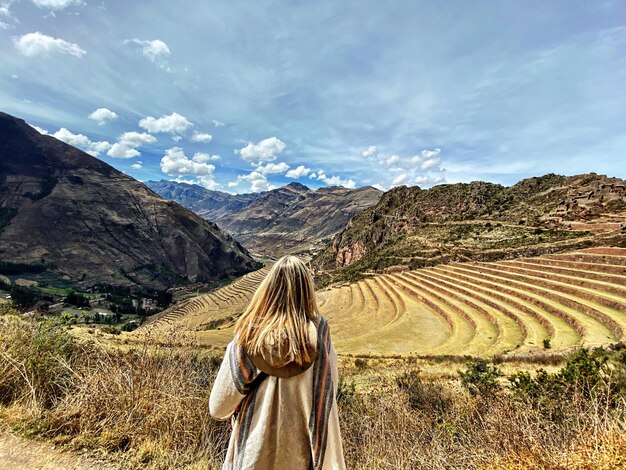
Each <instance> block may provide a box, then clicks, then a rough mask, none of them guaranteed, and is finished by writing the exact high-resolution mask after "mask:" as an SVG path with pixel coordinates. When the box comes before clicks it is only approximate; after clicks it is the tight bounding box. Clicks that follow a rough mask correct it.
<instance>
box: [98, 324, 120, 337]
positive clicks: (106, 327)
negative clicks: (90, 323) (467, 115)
mask: <svg viewBox="0 0 626 470" xmlns="http://www.w3.org/2000/svg"><path fill="white" fill-rule="evenodd" d="M100 331H102V332H103V333H108V334H110V335H119V334H120V333H121V331H120V329H119V328H117V327H115V326H110V325H104V326H103V327H101V328H100Z"/></svg>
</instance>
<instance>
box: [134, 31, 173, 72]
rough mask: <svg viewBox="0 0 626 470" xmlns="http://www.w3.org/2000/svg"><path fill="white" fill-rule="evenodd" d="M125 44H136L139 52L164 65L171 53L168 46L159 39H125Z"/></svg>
mask: <svg viewBox="0 0 626 470" xmlns="http://www.w3.org/2000/svg"><path fill="white" fill-rule="evenodd" d="M124 43H125V44H131V45H135V46H138V47H139V48H140V49H141V53H142V54H143V55H144V56H145V57H147V58H148V59H150V60H151V61H152V62H153V63H155V64H157V65H160V66H162V67H163V66H164V65H165V62H166V60H167V58H168V57H169V56H170V55H171V54H172V51H170V48H169V47H167V44H165V43H164V42H163V41H161V40H160V39H153V40H151V41H150V40H146V41H142V40H140V39H137V38H135V39H127V40H126V41H124Z"/></svg>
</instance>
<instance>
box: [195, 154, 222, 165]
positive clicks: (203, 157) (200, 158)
mask: <svg viewBox="0 0 626 470" xmlns="http://www.w3.org/2000/svg"><path fill="white" fill-rule="evenodd" d="M221 159H222V157H220V156H219V155H209V154H208V153H200V152H196V153H195V154H194V155H193V161H194V162H197V163H207V162H215V161H217V160H221Z"/></svg>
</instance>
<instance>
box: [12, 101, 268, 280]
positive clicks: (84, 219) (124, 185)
mask: <svg viewBox="0 0 626 470" xmlns="http://www.w3.org/2000/svg"><path fill="white" fill-rule="evenodd" d="M259 266H260V265H259V263H257V262H256V261H255V260H253V258H252V257H251V255H250V254H249V253H248V251H247V250H246V249H245V248H243V247H242V246H241V245H240V244H239V243H238V242H237V241H236V240H234V239H233V238H232V237H230V236H229V235H228V234H226V233H224V232H222V231H221V230H220V229H219V228H218V227H217V226H216V225H215V224H213V223H211V222H208V221H206V220H204V219H203V218H201V217H199V216H198V215H196V214H194V213H193V212H191V211H189V210H187V209H185V208H184V207H182V206H180V205H179V204H177V203H175V202H171V201H166V200H165V199H163V198H161V197H160V196H159V195H157V194H156V193H154V192H153V191H151V190H150V189H148V188H147V187H146V186H144V185H143V184H142V183H140V182H139V181H137V180H135V179H133V178H131V177H130V176H127V175H126V174H124V173H122V172H120V171H118V170H116V169H115V168H113V167H112V166H110V165H108V164H106V163H104V162H102V161H101V160H98V159H97V158H94V157H92V156H91V155H88V154H86V153H85V152H82V151H80V150H78V149H76V148H74V147H72V146H70V145H67V144H65V143H63V142H61V141H59V140H57V139H55V138H54V137H51V136H47V135H42V134H40V133H39V132H38V131H37V130H35V129H34V128H32V127H31V126H29V125H28V124H27V123H26V122H24V121H23V120H21V119H18V118H15V117H13V116H10V115H8V114H5V113H0V274H3V280H4V282H6V281H7V280H8V279H15V278H17V277H19V276H20V275H24V274H27V275H28V277H29V278H30V279H35V280H40V281H44V282H50V283H53V284H54V283H66V284H69V285H76V286H81V287H86V286H91V285H95V284H105V285H114V286H128V287H140V288H154V289H164V288H167V287H170V286H173V285H179V284H185V283H191V282H207V281H213V280H218V279H221V278H223V277H226V276H237V275H241V274H244V273H246V272H248V271H251V270H254V269H256V268H258V267H259Z"/></svg>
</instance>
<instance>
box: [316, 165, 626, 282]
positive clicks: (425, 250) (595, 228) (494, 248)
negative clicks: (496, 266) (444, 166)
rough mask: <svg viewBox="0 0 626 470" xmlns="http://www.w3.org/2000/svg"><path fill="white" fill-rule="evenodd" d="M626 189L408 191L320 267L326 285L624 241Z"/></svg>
mask: <svg viewBox="0 0 626 470" xmlns="http://www.w3.org/2000/svg"><path fill="white" fill-rule="evenodd" d="M625 188H626V183H625V182H624V180H621V179H619V178H609V177H607V176H603V175H596V174H595V173H591V174H586V175H577V176H569V177H567V176H561V175H554V174H549V175H545V176H542V177H536V178H528V179H525V180H522V181H520V182H519V183H517V184H515V185H513V186H510V187H504V186H501V185H499V184H494V183H485V182H480V181H476V182H472V183H467V184H466V183H459V184H442V185H438V186H434V187H433V188H431V189H427V190H424V189H420V188H419V187H417V186H413V187H406V186H400V187H397V188H394V189H392V190H390V191H387V192H386V193H385V194H384V195H383V197H382V198H381V199H380V201H379V202H378V204H376V205H375V206H373V207H371V208H369V209H366V210H364V211H363V212H361V213H360V214H358V215H357V216H356V217H354V218H353V219H352V220H350V222H349V223H348V225H347V226H346V228H345V229H344V230H343V231H342V232H341V233H339V234H337V235H336V236H335V238H334V239H333V240H332V243H330V245H329V246H328V247H327V248H326V249H325V250H324V251H323V252H321V253H320V254H319V255H318V256H317V257H316V258H315V259H313V261H312V264H313V266H314V267H315V268H316V270H317V272H318V275H319V277H320V279H323V280H322V281H321V282H322V283H327V282H333V281H339V280H347V279H354V278H357V277H358V276H359V275H360V274H361V273H363V272H365V271H368V270H394V269H404V268H418V267H422V266H427V265H432V264H436V263H442V262H450V261H470V260H483V261H490V260H495V259H499V258H510V257H517V256H525V255H536V254H541V253H546V252H554V251H561V250H564V249H568V248H577V247H582V246H590V245H593V244H597V243H600V242H603V243H609V244H610V243H624V235H625V233H626V189H625Z"/></svg>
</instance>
